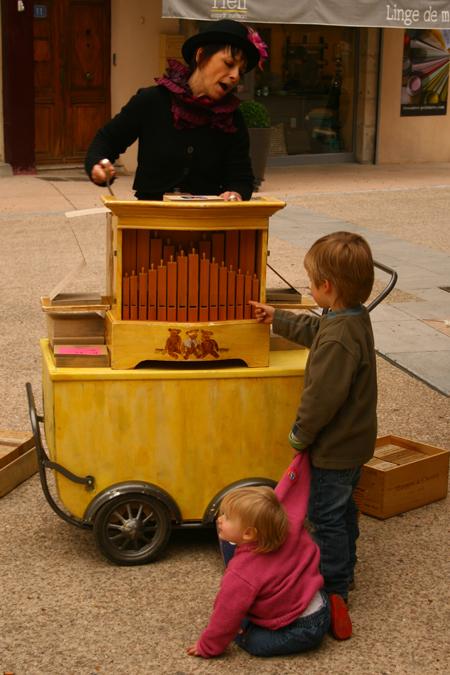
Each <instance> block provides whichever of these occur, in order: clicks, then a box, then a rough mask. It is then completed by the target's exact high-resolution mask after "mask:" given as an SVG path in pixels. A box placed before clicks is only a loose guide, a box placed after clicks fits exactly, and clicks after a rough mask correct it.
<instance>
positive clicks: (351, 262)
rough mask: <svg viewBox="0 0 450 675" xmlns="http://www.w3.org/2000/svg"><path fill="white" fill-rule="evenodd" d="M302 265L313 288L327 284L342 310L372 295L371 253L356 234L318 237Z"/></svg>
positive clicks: (342, 233) (365, 242)
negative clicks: (330, 285)
mask: <svg viewBox="0 0 450 675" xmlns="http://www.w3.org/2000/svg"><path fill="white" fill-rule="evenodd" d="M304 265H305V269H306V271H307V272H308V274H309V276H310V278H311V279H312V281H313V282H314V284H315V285H316V286H317V285H320V284H321V283H323V282H324V281H325V280H328V281H331V283H332V284H333V285H334V287H335V289H336V291H337V293H338V300H339V301H340V302H341V303H342V304H343V305H344V306H345V307H354V306H355V305H359V304H360V303H362V302H365V301H366V300H367V298H368V297H369V295H370V293H371V291H372V287H373V282H374V268H373V258H372V252H371V250H370V247H369V244H368V243H367V241H366V240H365V239H364V238H363V237H361V236H360V235H359V234H353V233H352V232H333V233H332V234H327V235H326V236H325V237H321V238H320V239H318V240H317V241H316V242H315V243H314V244H313V245H312V246H311V248H310V249H309V251H308V252H307V254H306V256H305V260H304Z"/></svg>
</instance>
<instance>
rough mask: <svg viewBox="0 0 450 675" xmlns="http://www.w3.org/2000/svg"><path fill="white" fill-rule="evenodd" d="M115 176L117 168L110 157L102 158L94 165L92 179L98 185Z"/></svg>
mask: <svg viewBox="0 0 450 675" xmlns="http://www.w3.org/2000/svg"><path fill="white" fill-rule="evenodd" d="M115 176H116V170H115V168H114V167H113V165H112V164H111V162H110V161H109V159H102V160H101V161H100V162H99V163H98V164H94V166H93V167H92V171H91V179H92V180H93V182H94V183H96V185H104V184H105V183H106V181H107V180H111V179H112V178H115Z"/></svg>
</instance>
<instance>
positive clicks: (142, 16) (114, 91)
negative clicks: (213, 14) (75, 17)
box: [111, 0, 179, 172]
mask: <svg viewBox="0 0 450 675" xmlns="http://www.w3.org/2000/svg"><path fill="white" fill-rule="evenodd" d="M161 13H162V11H161V0H132V1H130V0H112V2H111V53H112V55H114V54H115V60H116V65H114V62H112V65H111V112H112V114H113V115H115V114H116V113H117V112H118V111H119V110H120V109H121V107H122V106H123V105H124V104H125V103H126V102H127V101H128V99H129V98H130V97H131V96H132V95H133V94H135V93H136V91H137V90H138V89H139V88H140V87H148V86H151V85H153V84H154V78H155V77H157V76H158V75H160V74H161V73H160V72H159V35H160V33H173V34H176V33H178V32H179V21H178V19H161ZM136 157H137V144H136V143H135V144H134V145H133V146H131V148H129V149H128V150H127V152H126V153H125V154H123V155H122V156H121V160H120V161H121V162H122V164H123V165H124V166H125V168H126V169H127V170H128V171H131V172H133V171H134V170H135V169H136Z"/></svg>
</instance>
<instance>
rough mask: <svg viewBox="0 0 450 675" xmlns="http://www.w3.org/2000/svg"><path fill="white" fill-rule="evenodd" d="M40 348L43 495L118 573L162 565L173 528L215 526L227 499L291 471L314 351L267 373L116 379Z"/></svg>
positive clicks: (290, 356)
mask: <svg viewBox="0 0 450 675" xmlns="http://www.w3.org/2000/svg"><path fill="white" fill-rule="evenodd" d="M41 349H42V355H43V398H44V417H39V416H38V415H37V413H36V408H35V405H34V400H33V394H32V392H31V387H30V386H29V385H28V396H29V404H30V415H31V420H32V426H33V431H34V435H35V438H36V445H37V448H38V453H39V455H40V471H41V479H42V484H43V488H44V492H45V494H46V496H47V499H48V500H49V503H50V505H51V506H52V508H53V509H54V510H55V511H56V512H57V513H58V515H60V516H61V517H63V518H64V519H65V520H67V521H68V522H71V523H73V524H76V525H78V526H81V527H89V528H90V527H93V530H94V535H95V539H96V542H97V545H98V547H99V549H100V550H101V552H102V553H103V554H104V555H105V556H106V557H107V558H109V559H110V560H112V561H114V562H116V563H119V564H125V565H133V564H142V563H144V562H148V561H150V560H152V559H153V558H154V557H155V556H156V555H158V554H159V553H160V552H161V550H162V549H163V548H164V547H165V545H166V543H167V541H168V538H169V536H170V532H171V529H172V528H173V527H186V526H189V527H192V526H206V525H210V524H212V523H213V522H214V519H215V517H216V515H217V509H218V505H219V503H220V500H221V498H222V497H223V496H224V494H226V492H228V491H229V490H230V489H233V488H234V487H236V486H237V485H263V484H266V485H274V484H275V483H276V481H278V480H279V478H280V476H281V474H282V472H283V470H284V469H285V467H286V466H287V465H288V463H289V459H290V456H291V449H290V446H289V444H288V442H287V432H288V430H289V428H290V425H291V423H292V420H293V418H294V416H295V410H296V406H297V402H298V399H299V394H300V392H301V389H302V384H303V373H304V368H305V362H306V357H307V353H308V352H307V351H306V350H303V349H290V350H289V349H288V350H284V351H283V350H280V351H272V352H270V362H269V366H268V367H261V368H246V367H243V366H240V367H229V366H226V365H224V367H220V365H221V364H220V363H214V364H211V367H210V368H208V367H206V364H204V365H203V367H202V368H201V370H199V369H195V368H192V369H188V370H186V369H183V370H180V369H173V368H172V369H171V368H168V367H167V366H166V365H165V364H163V363H162V364H161V367H160V368H153V369H135V370H113V369H111V368H57V367H56V366H55V365H54V361H53V355H52V353H51V350H50V348H49V343H48V341H47V340H43V341H42V342H41ZM275 410H276V414H272V411H275ZM40 421H41V422H42V421H44V422H45V436H46V440H47V446H48V456H47V454H46V453H45V451H44V448H43V444H42V440H41V435H40V431H39V426H40V425H39V422H40ZM46 468H52V469H53V470H54V471H55V477H56V488H57V492H58V497H59V501H60V502H61V503H62V504H63V506H64V510H63V509H62V508H61V507H60V506H59V505H58V504H57V503H56V502H55V500H54V499H53V497H52V496H51V495H50V492H49V489H48V485H47V480H46V474H45V470H46Z"/></svg>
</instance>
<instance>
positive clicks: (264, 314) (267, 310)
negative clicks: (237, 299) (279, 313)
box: [249, 300, 275, 323]
mask: <svg viewBox="0 0 450 675" xmlns="http://www.w3.org/2000/svg"><path fill="white" fill-rule="evenodd" d="M249 304H250V305H253V307H254V308H255V318H256V320H257V321H259V323H272V321H273V315H274V313H275V307H272V306H271V305H263V304H262V303H261V302H256V301H255V300H249Z"/></svg>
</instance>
